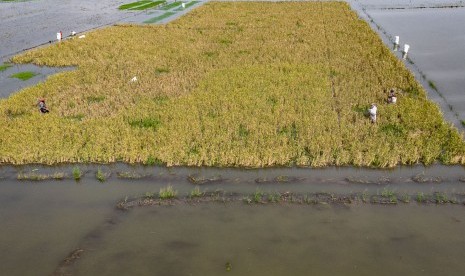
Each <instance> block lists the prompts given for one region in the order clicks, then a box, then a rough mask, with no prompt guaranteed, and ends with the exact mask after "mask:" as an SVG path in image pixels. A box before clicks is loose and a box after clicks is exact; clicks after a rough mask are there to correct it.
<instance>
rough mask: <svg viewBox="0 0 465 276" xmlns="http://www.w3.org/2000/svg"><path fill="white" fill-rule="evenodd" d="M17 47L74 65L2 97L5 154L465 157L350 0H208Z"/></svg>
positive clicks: (235, 162)
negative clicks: (169, 16) (174, 13)
mask: <svg viewBox="0 0 465 276" xmlns="http://www.w3.org/2000/svg"><path fill="white" fill-rule="evenodd" d="M13 61H14V62H18V63H29V62H32V63H35V64H39V65H49V66H71V65H74V66H78V69H77V70H75V71H72V72H65V73H60V74H58V75H56V76H53V77H50V78H49V79H48V80H47V81H46V82H44V83H41V84H39V85H37V86H34V87H30V88H26V89H24V90H22V91H21V92H19V93H16V94H15V95H12V96H11V97H10V98H8V99H6V100H1V101H0V129H1V131H0V162H3V163H15V164H21V163H30V162H40V163H50V164H52V163H58V162H116V161H125V162H130V163H135V162H147V163H153V162H163V163H166V164H168V165H192V166H200V165H206V166H251V167H263V166H277V165H298V166H314V167H320V166H327V165H356V166H376V167H392V166H395V165H397V164H414V163H418V162H423V163H426V164H429V163H432V162H434V161H435V160H440V161H442V162H444V163H462V164H463V163H465V158H464V156H465V144H464V141H463V139H462V135H461V134H459V133H458V131H457V130H456V129H454V128H453V127H451V126H450V125H449V124H447V123H446V122H444V120H443V118H442V115H441V112H440V110H439V108H438V107H437V106H436V105H435V104H433V103H432V102H430V101H429V100H428V99H427V98H426V94H425V92H424V90H423V89H422V87H421V86H420V85H419V84H418V83H417V82H416V81H415V79H414V77H413V76H412V74H411V73H410V72H409V71H408V70H407V69H406V68H405V66H404V65H403V64H402V62H400V61H399V60H398V59H397V58H396V57H395V56H394V55H393V54H392V53H391V52H390V51H389V50H388V49H387V48H386V47H385V46H384V45H383V43H382V41H381V40H380V39H379V38H378V37H377V35H376V34H375V33H374V32H373V31H372V30H371V29H370V27H369V26H368V24H366V23H365V22H364V21H362V20H360V19H359V18H358V17H357V15H356V14H355V13H354V12H352V11H351V10H350V8H349V6H348V5H347V4H346V3H342V2H324V3H322V2H299V3H282V2H281V3H263V2H261V3H250V2H249V3H240V2H234V3H207V4H205V5H204V6H202V7H200V8H198V9H196V10H194V11H193V12H191V13H189V14H187V15H185V16H184V17H182V18H180V19H179V20H176V21H174V22H172V23H170V24H167V25H164V26H136V25H120V26H113V27H109V28H105V29H103V30H98V31H95V32H91V33H89V34H88V35H87V36H86V38H85V39H73V40H66V41H64V42H61V43H58V44H55V45H52V46H50V47H46V48H40V49H36V50H32V51H29V52H26V53H24V54H21V55H19V56H16V57H14V58H13ZM134 76H136V77H137V79H138V81H137V82H130V79H131V78H133V77H134ZM390 88H395V89H396V90H397V91H402V93H401V94H399V100H398V103H397V104H396V105H387V104H385V99H386V97H387V94H386V93H387V92H386V91H387V90H389V89H390ZM39 97H45V98H46V99H47V104H48V106H49V107H50V110H51V112H50V113H49V114H47V115H40V114H38V111H37V108H36V107H35V106H34V103H35V102H36V99H37V98H39ZM372 102H374V103H378V107H379V118H378V122H377V123H376V124H374V125H373V124H371V123H370V122H369V119H367V118H366V117H365V115H364V111H365V110H366V109H367V108H368V106H369V104H370V103H372Z"/></svg>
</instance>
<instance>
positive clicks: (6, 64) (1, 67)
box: [0, 63, 13, 72]
mask: <svg viewBox="0 0 465 276" xmlns="http://www.w3.org/2000/svg"><path fill="white" fill-rule="evenodd" d="M11 66H13V65H11V64H8V63H4V64H2V65H0V72H3V71H5V70H6V69H8V68H10V67H11Z"/></svg>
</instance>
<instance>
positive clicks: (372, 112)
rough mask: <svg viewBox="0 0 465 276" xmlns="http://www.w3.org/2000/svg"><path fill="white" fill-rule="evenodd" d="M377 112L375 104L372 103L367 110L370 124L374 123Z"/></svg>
mask: <svg viewBox="0 0 465 276" xmlns="http://www.w3.org/2000/svg"><path fill="white" fill-rule="evenodd" d="M377 111H378V108H377V107H376V104H374V103H372V104H371V106H370V108H369V109H368V114H370V120H371V122H372V123H376V112H377Z"/></svg>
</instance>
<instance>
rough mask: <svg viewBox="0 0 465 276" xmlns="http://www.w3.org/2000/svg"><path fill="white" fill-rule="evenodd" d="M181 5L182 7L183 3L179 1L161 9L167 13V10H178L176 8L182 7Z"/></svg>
mask: <svg viewBox="0 0 465 276" xmlns="http://www.w3.org/2000/svg"><path fill="white" fill-rule="evenodd" d="M181 5H182V2H180V1H178V2H173V3H171V4H168V5H166V6H163V7H161V8H160V9H161V10H164V11H166V10H170V9H172V8H176V7H178V6H181Z"/></svg>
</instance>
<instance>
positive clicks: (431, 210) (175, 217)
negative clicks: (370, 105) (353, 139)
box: [0, 175, 465, 275]
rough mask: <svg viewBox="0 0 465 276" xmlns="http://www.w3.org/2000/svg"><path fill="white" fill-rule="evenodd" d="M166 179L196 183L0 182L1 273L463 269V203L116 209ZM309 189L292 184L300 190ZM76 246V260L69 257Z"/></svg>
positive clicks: (180, 186)
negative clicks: (122, 201)
mask: <svg viewBox="0 0 465 276" xmlns="http://www.w3.org/2000/svg"><path fill="white" fill-rule="evenodd" d="M175 177H176V175H173V178H175ZM167 182H169V183H171V184H172V185H173V186H174V187H175V188H176V189H179V194H180V195H185V194H187V191H189V190H190V189H192V187H193V186H194V185H193V184H183V183H177V182H176V181H154V180H152V181H142V180H141V181H111V182H104V183H98V182H93V181H90V180H89V181H86V180H83V181H81V182H78V183H76V182H74V181H73V182H71V181H45V182H12V181H7V180H5V179H4V180H2V181H1V185H0V210H1V211H0V224H1V227H2V235H1V236H0V244H1V246H2V248H3V249H4V250H2V251H1V252H0V266H1V267H2V273H4V274H5V275H115V274H117V275H223V274H227V273H229V274H234V275H308V274H312V275H313V274H315V275H371V274H373V273H374V272H376V274H379V275H392V274H402V275H403V274H409V275H419V274H421V275H461V272H463V270H464V269H465V264H464V263H463V261H462V260H463V257H465V247H464V245H465V237H464V236H463V231H464V230H465V212H464V208H465V207H464V206H463V205H461V204H456V205H451V204H446V205H419V204H417V203H415V202H412V203H410V204H397V205H395V206H387V205H373V204H361V203H353V204H348V205H338V204H336V205H335V204H316V205H314V204H313V205H296V204H293V205H289V204H254V205H249V204H246V203H243V202H232V203H218V202H210V203H199V204H193V205H192V204H186V203H181V204H176V205H173V206H150V207H136V208H132V209H130V210H128V211H121V210H117V209H116V208H115V203H116V200H117V199H121V198H122V197H124V196H125V195H135V194H142V193H144V192H145V191H158V189H159V187H162V186H165V185H166V183H167ZM246 182H247V181H246ZM289 184H291V183H289ZM185 185H190V186H185ZM238 185H240V186H242V185H248V186H249V189H250V190H253V189H256V188H257V187H261V188H262V189H264V190H286V189H290V188H289V187H286V188H282V184H268V186H267V187H266V188H265V187H263V186H259V185H258V184H256V183H255V184H251V183H248V184H246V183H238ZM298 185H299V184H297V183H293V184H292V186H293V187H296V186H298ZM328 185H336V186H339V187H342V186H343V185H341V184H335V183H332V184H331V183H328ZM345 185H346V186H348V185H350V184H348V183H346V184H345ZM360 185H361V184H357V185H355V186H354V187H353V190H357V189H360V187H358V186H360ZM416 185H417V187H421V184H416ZM436 185H442V184H436ZM456 185H460V184H459V183H456ZM230 186H231V185H229V184H228V185H223V186H222V188H224V189H230ZM369 186H370V185H369V184H365V187H369ZM204 187H205V186H202V188H204ZM357 187H358V188H357ZM456 187H457V188H459V189H461V187H460V186H456ZM216 188H221V186H217V187H216ZM231 188H232V187H231ZM232 189H234V188H232ZM312 189H315V188H314V187H313V188H312V187H311V185H308V184H300V190H302V191H304V190H312ZM290 190H292V189H290ZM76 252H77V253H76ZM73 253H75V254H78V258H75V259H72V258H70V256H72V255H73ZM228 269H230V271H227V270H228Z"/></svg>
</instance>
